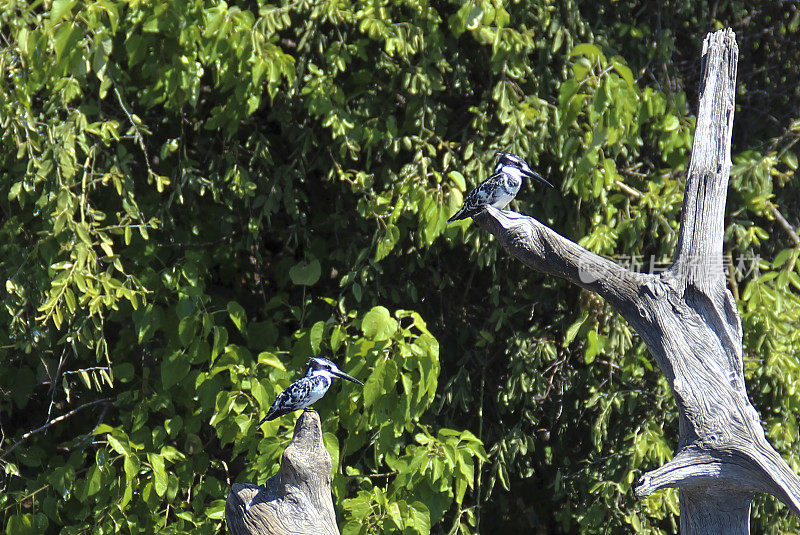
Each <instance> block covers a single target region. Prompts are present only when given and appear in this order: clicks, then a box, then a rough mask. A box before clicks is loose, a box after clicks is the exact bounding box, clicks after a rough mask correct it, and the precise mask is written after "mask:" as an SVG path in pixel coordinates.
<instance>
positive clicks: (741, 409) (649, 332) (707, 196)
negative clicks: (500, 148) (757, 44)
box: [474, 29, 800, 535]
mask: <svg viewBox="0 0 800 535" xmlns="http://www.w3.org/2000/svg"><path fill="white" fill-rule="evenodd" d="M737 60H738V47H737V46H736V40H735V36H734V34H733V32H732V31H731V30H730V29H727V30H720V31H718V32H714V33H712V34H709V35H708V36H707V37H706V39H705V42H704V43H703V53H702V67H701V69H702V78H701V84H702V86H701V91H700V107H699V111H698V117H697V127H696V130H695V136H694V144H693V147H692V157H691V161H690V164H689V169H688V172H687V179H686V190H685V196H684V201H683V212H682V214H681V228H680V235H679V239H678V246H677V250H676V253H675V258H674V260H673V263H672V265H671V266H670V267H669V268H668V269H667V270H666V271H664V272H662V273H660V274H658V275H653V274H645V273H635V272H631V271H629V270H627V269H625V268H624V267H622V266H620V265H618V264H616V263H615V262H613V261H611V260H608V259H606V258H603V257H600V256H598V255H596V254H594V253H591V252H590V251H588V250H586V249H584V248H583V247H580V246H579V245H577V244H575V243H574V242H572V241H570V240H567V239H566V238H564V237H562V236H560V235H559V234H557V233H556V232H554V231H553V230H551V229H550V228H548V227H546V226H545V225H543V224H542V223H540V222H539V221H536V220H535V219H533V218H530V217H527V216H524V215H521V214H517V213H515V212H510V211H504V210H497V209H495V208H492V207H489V208H488V209H487V210H486V211H485V212H483V213H482V214H480V215H478V216H476V217H475V218H474V219H475V221H476V222H477V223H478V224H479V225H480V226H481V227H482V228H483V229H484V230H486V231H488V232H490V233H492V234H494V236H495V237H496V238H497V239H498V241H499V242H500V244H501V245H503V246H504V247H505V248H507V249H508V250H509V251H510V252H511V253H513V254H514V255H515V256H517V257H518V258H519V259H520V260H522V261H523V262H524V263H525V264H527V265H529V266H531V267H533V268H535V269H538V270H541V271H544V272H545V273H549V274H552V275H556V276H559V277H563V278H565V279H567V280H569V281H571V282H574V283H575V284H578V285H579V286H581V287H583V288H586V289H588V290H591V291H593V292H596V293H597V294H599V295H600V296H602V297H603V298H605V299H606V301H608V302H609V304H610V305H611V306H612V307H613V308H614V309H616V310H617V312H619V313H620V314H621V315H622V316H623V317H624V318H625V319H626V320H627V321H628V323H629V324H630V325H631V327H632V328H633V329H634V330H636V332H637V333H639V335H640V336H641V337H642V340H643V341H644V342H645V343H646V345H647V347H648V348H649V349H650V352H651V353H652V355H653V358H654V359H655V361H656V363H657V364H658V366H659V367H660V368H661V371H662V372H663V373H664V375H665V376H666V378H667V380H668V381H669V384H670V386H671V387H672V390H673V392H674V394H675V398H676V401H677V405H678V409H679V412H680V414H679V422H680V426H679V433H680V437H679V448H678V451H677V453H676V455H675V457H674V458H673V459H672V460H671V461H670V462H668V463H667V464H666V465H664V466H662V467H659V468H657V469H655V470H652V471H651V472H648V473H646V474H644V475H643V476H642V478H641V479H640V480H639V482H638V483H637V485H636V487H635V489H634V491H635V493H636V495H637V496H639V497H645V496H648V495H650V494H651V493H653V492H655V491H656V490H659V489H662V488H665V487H675V488H677V489H678V493H679V498H680V508H681V516H680V525H681V532H682V533H684V534H686V535H689V534H745V533H749V532H750V523H749V517H750V502H751V500H752V497H753V494H754V493H755V492H768V493H770V494H772V495H774V496H775V497H777V498H778V499H780V500H781V501H782V502H783V503H785V504H786V505H787V506H789V507H790V508H791V509H792V510H793V511H794V513H795V514H798V515H800V478H798V477H797V475H796V474H795V473H794V472H792V470H791V469H790V468H789V466H788V465H787V464H786V462H785V461H784V460H783V459H782V458H781V456H780V455H779V454H778V453H777V452H776V451H775V449H774V448H773V447H772V446H771V445H770V444H769V442H768V441H767V439H766V437H765V435H764V430H763V428H762V426H761V422H760V420H759V417H758V413H757V412H756V410H755V408H754V407H753V405H752V404H751V403H750V400H749V398H748V396H747V391H746V390H745V383H744V374H743V364H742V325H741V318H740V317H739V313H738V310H737V308H736V302H735V300H734V298H733V295H732V294H731V292H730V291H729V290H728V288H727V286H726V277H725V274H724V270H723V257H722V245H723V234H724V230H725V227H724V215H725V200H726V193H727V187H728V178H729V174H730V169H731V157H730V143H731V132H732V129H733V114H734V96H735V93H736V91H735V89H736V68H737Z"/></svg>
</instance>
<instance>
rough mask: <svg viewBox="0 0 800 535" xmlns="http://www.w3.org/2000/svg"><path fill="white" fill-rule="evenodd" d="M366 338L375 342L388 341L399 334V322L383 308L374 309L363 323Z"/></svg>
mask: <svg viewBox="0 0 800 535" xmlns="http://www.w3.org/2000/svg"><path fill="white" fill-rule="evenodd" d="M361 331H362V332H363V333H364V336H366V337H367V338H371V339H373V340H388V339H389V338H391V337H392V335H394V333H395V332H397V321H395V319H394V318H392V315H391V314H390V313H389V310H388V309H386V308H385V307H382V306H376V307H373V308H372V309H371V310H370V311H369V312H367V313H366V314H365V315H364V319H363V320H362V321H361Z"/></svg>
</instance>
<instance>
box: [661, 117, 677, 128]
mask: <svg viewBox="0 0 800 535" xmlns="http://www.w3.org/2000/svg"><path fill="white" fill-rule="evenodd" d="M678 126H680V122H679V121H678V118H677V117H675V116H674V115H672V114H669V115H667V116H666V117H664V121H663V123H661V128H662V129H663V130H665V131H667V132H672V131H675V130H677V129H678Z"/></svg>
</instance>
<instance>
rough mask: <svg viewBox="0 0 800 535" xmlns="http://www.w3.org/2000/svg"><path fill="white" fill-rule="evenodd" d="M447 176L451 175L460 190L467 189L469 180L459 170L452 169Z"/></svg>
mask: <svg viewBox="0 0 800 535" xmlns="http://www.w3.org/2000/svg"><path fill="white" fill-rule="evenodd" d="M447 176H448V177H450V180H452V181H453V182H454V183H455V185H456V186H457V187H458V189H459V190H461V191H467V181H466V180H465V179H464V175H462V174H461V173H459V172H458V171H450V172H449V173H447Z"/></svg>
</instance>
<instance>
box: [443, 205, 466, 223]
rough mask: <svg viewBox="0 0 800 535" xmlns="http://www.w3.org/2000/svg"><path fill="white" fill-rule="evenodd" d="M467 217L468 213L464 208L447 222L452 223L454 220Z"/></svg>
mask: <svg viewBox="0 0 800 535" xmlns="http://www.w3.org/2000/svg"><path fill="white" fill-rule="evenodd" d="M466 217H467V215H466V214H465V213H464V209H463V208H462V209H461V210H459V211H458V212H456V213H455V214H453V217H451V218H450V219H448V220H447V222H448V223H452V222H453V221H458V220H459V219H466Z"/></svg>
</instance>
